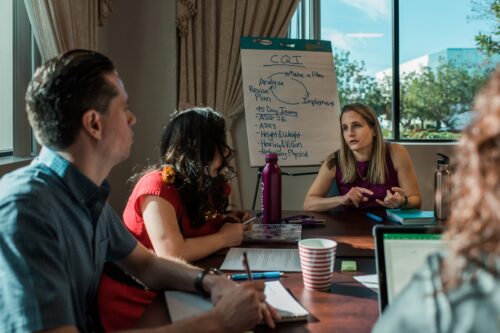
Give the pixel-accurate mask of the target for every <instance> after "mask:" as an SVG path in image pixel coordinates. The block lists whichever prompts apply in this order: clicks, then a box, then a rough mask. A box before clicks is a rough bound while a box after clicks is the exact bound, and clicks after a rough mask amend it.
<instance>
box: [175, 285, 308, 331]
mask: <svg viewBox="0 0 500 333" xmlns="http://www.w3.org/2000/svg"><path fill="white" fill-rule="evenodd" d="M264 293H265V295H266V301H267V302H268V303H269V304H270V305H271V306H273V307H274V308H275V309H276V310H277V311H278V313H279V314H280V315H281V320H280V321H279V322H285V321H301V320H307V315H308V314H309V313H308V312H307V310H306V309H305V308H304V307H303V306H302V305H300V303H299V302H297V301H296V300H295V298H293V296H292V295H291V294H290V293H289V292H288V291H287V290H286V289H285V287H283V285H282V284H281V282H280V281H279V280H276V281H266V289H265V290H264ZM165 298H166V300H167V306H168V310H169V313H170V319H171V320H172V322H176V321H179V320H182V319H186V318H189V317H193V316H195V315H198V314H200V313H203V312H206V311H209V310H210V309H212V308H213V305H212V303H211V302H210V299H207V298H203V297H201V296H200V295H198V294H193V293H187V292H182V291H170V290H169V291H165Z"/></svg>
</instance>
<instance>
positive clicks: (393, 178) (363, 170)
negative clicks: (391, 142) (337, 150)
mask: <svg viewBox="0 0 500 333" xmlns="http://www.w3.org/2000/svg"><path fill="white" fill-rule="evenodd" d="M385 160H386V163H387V171H388V174H387V177H386V180H385V183H384V184H372V183H370V182H369V181H368V180H363V179H361V177H360V176H359V175H361V176H362V177H365V176H366V174H367V173H368V165H369V163H370V161H365V162H356V168H358V172H359V173H358V177H357V178H356V180H354V182H352V183H348V184H345V183H344V182H342V171H341V170H340V167H339V165H338V163H337V166H336V171H335V180H336V181H337V186H338V188H339V194H340V195H344V194H346V193H347V192H349V190H350V189H351V188H353V187H364V188H367V189H369V190H370V191H372V192H373V195H371V196H368V201H366V202H361V203H360V205H359V208H356V206H345V208H346V209H385V207H384V206H381V205H379V204H378V203H377V202H376V201H375V199H380V200H384V198H385V196H386V194H387V190H390V189H391V187H399V181H398V173H397V171H396V169H395V168H394V164H393V163H392V158H391V153H390V152H389V146H387V155H386V157H385Z"/></svg>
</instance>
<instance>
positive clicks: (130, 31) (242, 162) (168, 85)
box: [0, 0, 453, 212]
mask: <svg viewBox="0 0 500 333" xmlns="http://www.w3.org/2000/svg"><path fill="white" fill-rule="evenodd" d="M113 7H114V10H113V14H112V16H111V17H110V18H108V20H107V21H106V22H105V26H104V27H102V28H100V30H99V50H100V51H101V52H103V53H105V54H107V55H108V56H110V57H111V58H112V59H113V61H114V62H115V65H116V66H117V68H118V70H119V72H120V75H121V77H122V79H123V81H124V83H125V86H126V88H127V90H128V93H129V96H130V106H131V110H132V111H133V112H134V113H135V115H136V116H137V124H136V126H135V142H134V145H133V147H132V153H131V156H130V158H129V159H128V160H127V161H125V162H123V163H122V164H120V165H119V166H117V167H116V168H115V169H113V171H112V174H111V177H110V181H111V184H112V194H111V197H110V202H111V204H112V205H113V206H114V207H115V209H117V211H118V212H121V211H122V209H123V207H124V205H125V203H126V200H127V198H128V194H129V191H130V185H128V184H127V183H126V181H127V179H128V178H129V177H130V176H131V175H132V174H133V173H134V171H137V170H140V169H141V168H143V167H144V166H145V165H147V163H148V160H149V161H151V162H153V163H154V162H156V160H157V157H156V156H157V147H158V141H159V138H160V133H161V130H162V127H163V125H164V123H165V121H166V120H167V118H168V115H169V114H170V113H171V112H172V111H173V110H174V108H175V100H176V90H177V88H176V80H177V77H176V72H177V71H176V69H177V64H176V30H175V1H163V0H146V1H136V0H120V1H115V2H113ZM233 134H234V138H235V142H234V146H235V148H236V150H237V161H238V171H239V172H238V173H239V175H240V180H241V195H242V202H243V208H246V209H248V208H250V207H251V204H252V199H253V193H254V189H255V181H256V173H257V170H256V169H255V168H250V167H249V165H250V162H249V157H248V144H247V137H246V125H245V121H244V117H240V118H239V119H237V120H236V121H235V122H234V125H233ZM452 146H453V145H424V144H418V145H407V148H408V150H409V152H410V155H411V156H412V158H413V162H414V164H415V167H416V171H417V176H418V180H419V184H420V188H421V190H422V194H423V208H424V209H432V205H433V198H432V193H433V172H434V169H435V165H436V163H435V161H436V158H435V153H436V152H443V153H445V154H451V149H452ZM9 168H10V169H12V166H10V167H2V166H0V175H1V174H3V173H4V172H6V171H8V169H9ZM285 170H286V171H288V172H304V171H316V170H317V167H316V168H314V167H307V168H286V169H285ZM313 178H314V176H300V177H283V209H301V207H302V201H303V198H304V196H305V193H306V191H307V189H308V188H309V185H310V184H311V182H312V180H313ZM259 196H260V195H259ZM259 196H258V197H259ZM257 207H259V202H258V203H257Z"/></svg>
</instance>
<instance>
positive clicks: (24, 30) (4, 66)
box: [0, 0, 39, 157]
mask: <svg viewBox="0 0 500 333" xmlns="http://www.w3.org/2000/svg"><path fill="white" fill-rule="evenodd" d="M35 49H36V48H35V47H34V41H33V39H32V35H31V29H30V24H29V19H28V15H27V13H26V8H25V6H24V1H17V0H10V1H1V2H0V73H2V75H0V91H1V98H0V156H8V155H11V156H15V157H26V156H30V155H31V154H32V152H33V151H32V146H33V145H32V138H31V129H30V126H29V124H28V120H27V117H26V113H25V111H24V110H25V103H24V94H25V92H26V87H27V85H28V82H29V80H30V79H31V74H32V71H33V70H32V68H33V64H34V59H35V58H37V59H38V58H39V56H38V53H35V52H33V50H35Z"/></svg>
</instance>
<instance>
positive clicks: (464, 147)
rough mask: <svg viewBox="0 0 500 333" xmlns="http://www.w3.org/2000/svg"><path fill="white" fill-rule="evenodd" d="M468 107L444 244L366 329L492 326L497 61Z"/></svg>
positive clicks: (499, 165) (499, 294) (497, 217)
mask: <svg viewBox="0 0 500 333" xmlns="http://www.w3.org/2000/svg"><path fill="white" fill-rule="evenodd" d="M474 109H475V110H477V111H478V114H477V115H476V117H475V118H474V120H473V121H472V123H471V124H470V125H469V127H467V128H466V129H465V130H464V132H463V133H462V137H461V139H460V142H459V145H458V148H457V151H456V154H455V155H456V158H457V168H456V171H455V174H454V175H453V177H452V187H453V191H452V192H453V195H452V202H451V216H450V220H449V222H448V230H447V231H446V233H445V238H446V239H447V240H448V241H449V244H450V246H449V249H448V251H444V252H442V253H438V254H435V255H432V256H430V257H429V258H427V261H426V263H425V264H424V266H423V267H422V268H421V269H420V270H419V272H418V273H417V274H416V275H415V276H414V277H413V279H412V280H411V282H410V284H409V285H408V286H407V287H406V288H404V291H403V292H402V293H401V294H400V295H399V297H398V298H397V299H396V300H395V302H394V303H393V304H392V305H391V306H390V307H388V308H387V309H386V311H385V312H384V314H383V316H382V317H381V319H380V320H379V322H378V323H377V324H376V326H375V328H374V332H377V333H378V332H384V333H386V332H406V333H411V332H429V333H431V332H500V301H499V300H500V214H499V211H498V207H500V172H499V170H500V67H498V68H497V70H496V72H494V74H493V76H492V78H491V80H490V82H489V84H488V85H487V86H486V88H485V89H484V90H483V91H482V92H481V93H480V94H479V95H478V97H477V98H476V102H475V108H474Z"/></svg>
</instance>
